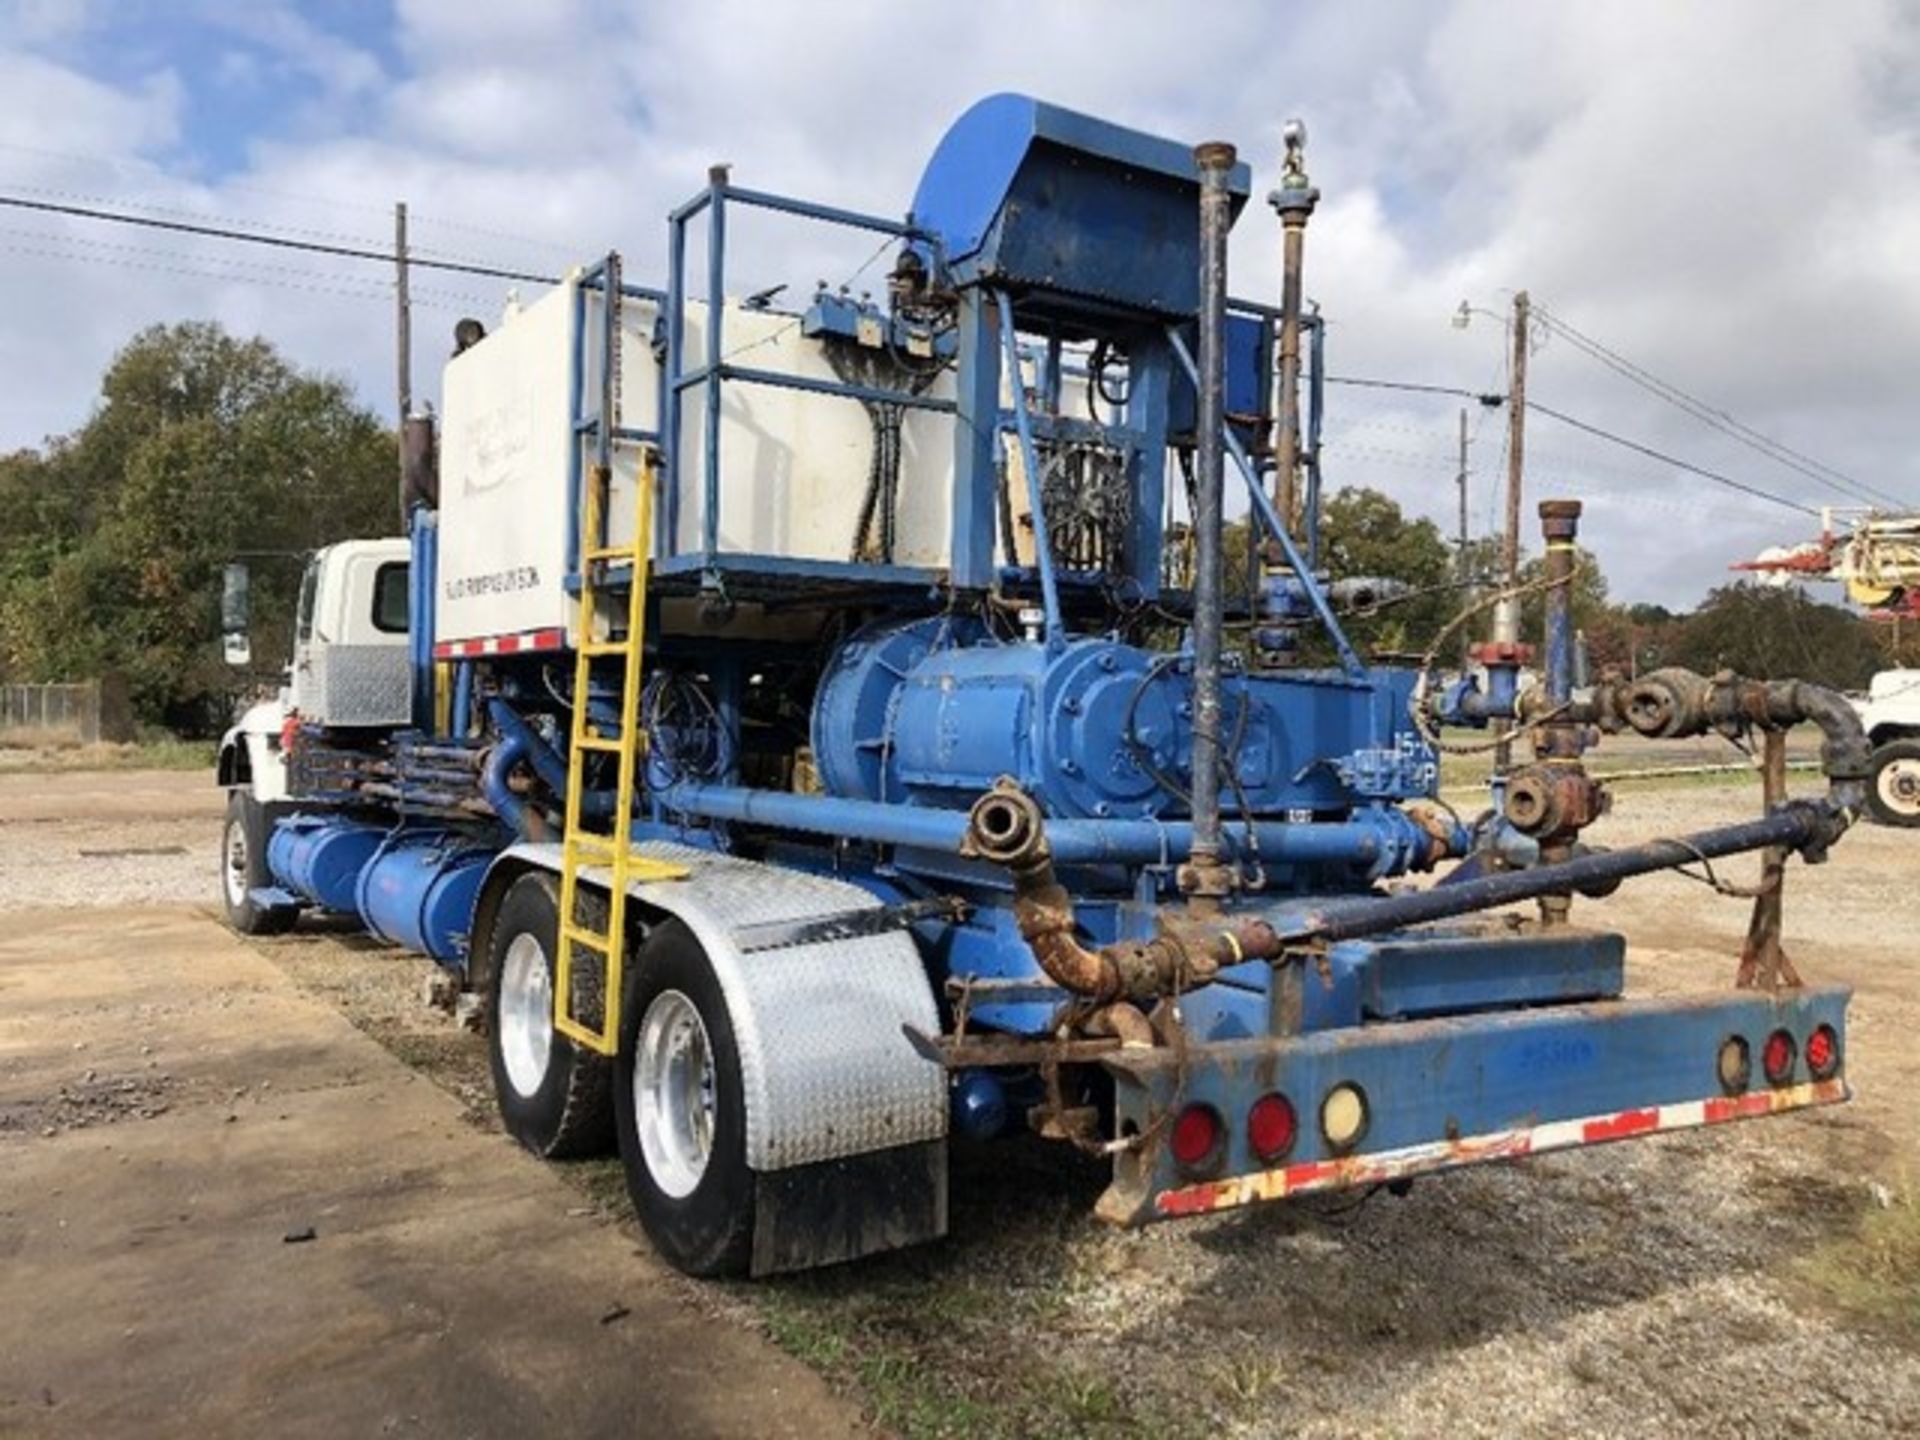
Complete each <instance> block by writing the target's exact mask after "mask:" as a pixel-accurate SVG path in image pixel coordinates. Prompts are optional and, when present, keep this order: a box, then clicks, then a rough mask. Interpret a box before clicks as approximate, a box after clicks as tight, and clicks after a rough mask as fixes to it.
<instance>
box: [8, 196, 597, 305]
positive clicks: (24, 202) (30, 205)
mask: <svg viewBox="0 0 1920 1440" xmlns="http://www.w3.org/2000/svg"><path fill="white" fill-rule="evenodd" d="M0 205H4V206H10V207H12V208H14V209H16V210H37V211H40V212H42V213H44V214H50V215H71V216H75V217H77V218H79V219H82V220H102V221H106V222H108V223H110V224H115V225H136V226H140V227H142V228H144V229H148V230H166V231H171V232H172V233H174V234H177V235H204V236H207V237H208V238H210V239H214V240H234V241H239V242H240V243H242V244H247V245H266V246H270V247H272V248H274V249H278V250H300V251H304V252H305V253H307V254H309V255H332V256H335V257H337V258H339V259H343V260H372V261H376V262H377V263H379V264H381V265H391V264H392V263H393V254H392V252H391V251H385V250H362V249H358V248H355V247H353V246H347V245H324V244H321V243H320V242H318V241H314V240H290V239H287V238H285V237H284V236H280V235H262V234H259V233H257V232H252V231H247V230H231V229H228V228H227V227H225V226H221V225H195V224H189V223H188V222H186V221H184V220H159V219H155V218H154V217H152V216H149V215H130V214H127V213H126V212H124V211H114V210H99V209H95V208H93V207H92V206H88V205H58V204H55V203H54V202H52V201H50V200H31V199H28V198H27V197H26V196H24V195H0ZM408 263H409V264H411V265H413V266H415V267H416V268H418V269H421V270H445V271H449V272H451V273H453V274H456V275H483V276H486V277H487V278H488V279H492V280H524V281H527V282H529V283H531V284H536V285H557V284H558V283H559V277H558V276H555V275H534V274H531V273H528V272H526V271H522V270H498V269H495V268H493V267H492V266H490V265H465V264H460V263H458V262H456V261H453V260H421V259H412V258H411V257H409V261H408Z"/></svg>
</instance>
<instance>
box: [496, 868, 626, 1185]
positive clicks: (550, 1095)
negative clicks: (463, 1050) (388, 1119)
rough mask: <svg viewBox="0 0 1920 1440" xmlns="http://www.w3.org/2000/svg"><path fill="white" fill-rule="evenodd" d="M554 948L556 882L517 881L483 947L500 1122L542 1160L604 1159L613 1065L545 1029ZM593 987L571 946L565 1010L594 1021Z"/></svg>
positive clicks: (591, 968) (594, 970) (597, 1007)
mask: <svg viewBox="0 0 1920 1440" xmlns="http://www.w3.org/2000/svg"><path fill="white" fill-rule="evenodd" d="M601 903H602V904H604V903H605V902H604V901H602V902H601ZM583 918H584V917H583ZM559 942H560V887H559V885H558V883H557V882H556V881H555V879H554V877H553V876H551V875H547V874H544V873H534V874H529V875H522V876H521V877H520V878H519V879H518V880H515V881H514V882H513V884H512V885H511V886H510V887H509V888H508V890H507V893H506V896H505V898H504V899H502V900H501V902H500V909H499V912H498V914H497V915H496V916H495V917H494V922H493V930H492V933H491V935H490V937H489V941H488V959H489V961H490V966H489V970H488V973H489V974H490V975H491V976H492V982H491V984H490V986H489V989H488V996H487V1050H488V1053H489V1055H490V1057H491V1059H492V1068H493V1093H494V1097H495V1099H496V1100H497V1102H498V1104H499V1106H500V1120H501V1123H502V1124H503V1125H505V1126H506V1129H507V1133H508V1134H509V1135H511V1136H513V1138H514V1139H516V1140H518V1141H519V1142H520V1143H521V1144H522V1145H524V1146H526V1147H527V1148H528V1149H529V1150H531V1151H533V1153H534V1154H536V1155H538V1156H540V1157H542V1158H543V1159H547V1160H571V1159H577V1158H579V1157H581V1156H587V1155H602V1154H605V1153H606V1152H607V1151H608V1150H609V1149H611V1148H612V1146H613V1113H612V1105H611V1100H610V1095H609V1085H608V1080H609V1075H610V1072H611V1070H612V1066H611V1065H610V1064H609V1062H608V1061H607V1059H606V1058H605V1057H604V1056H600V1055H596V1054H594V1053H593V1052H592V1051H590V1050H583V1049H581V1048H580V1047H579V1046H577V1045H575V1044H574V1043H573V1042H572V1041H571V1040H569V1039H568V1038H567V1037H566V1036H564V1035H561V1034H560V1033H558V1032H557V1031H556V1030H555V1029H554V1028H553V977H554V965H555V962H556V960H557V959H558V956H559ZM601 982H602V972H601V969H600V966H599V965H598V963H597V962H595V961H594V959H593V957H591V956H589V955H587V954H582V953H581V952H579V951H577V950H576V952H575V961H574V973H573V1013H574V1014H575V1015H577V1016H579V1017H581V1018H582V1019H585V1020H588V1021H590V1022H591V1023H594V1024H598V1023H599V1019H600V1011H601V994H602V983H601Z"/></svg>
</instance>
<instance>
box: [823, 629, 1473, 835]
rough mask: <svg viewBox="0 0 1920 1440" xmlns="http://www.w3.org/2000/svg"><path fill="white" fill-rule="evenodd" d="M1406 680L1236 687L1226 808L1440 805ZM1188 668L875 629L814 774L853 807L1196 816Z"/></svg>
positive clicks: (1307, 679) (1096, 649) (1090, 650)
mask: <svg viewBox="0 0 1920 1440" xmlns="http://www.w3.org/2000/svg"><path fill="white" fill-rule="evenodd" d="M1413 681H1414V676H1413V675H1412V673H1411V672H1409V671H1398V670H1387V669H1381V670H1375V671H1372V672H1369V674H1368V675H1367V677H1366V678H1365V679H1364V680H1363V681H1358V682H1356V681H1353V680H1350V679H1348V678H1347V677H1346V676H1344V675H1339V674H1328V673H1322V672H1313V671H1307V672H1289V673H1287V674H1285V675H1234V676H1229V677H1228V678H1227V679H1226V681H1225V684H1224V686H1223V691H1224V694H1223V709H1224V729H1225V732H1226V733H1225V738H1226V740H1227V741H1228V742H1229V744H1230V745H1231V747H1232V749H1231V753H1232V755H1233V766H1234V769H1233V785H1232V786H1231V787H1230V794H1229V804H1230V805H1238V804H1239V802H1240V799H1241V797H1242V796H1244V797H1245V803H1246V806H1247V808H1248V809H1249V810H1250V811H1252V812H1253V813H1255V814H1261V815H1277V814H1284V813H1288V812H1299V811H1308V812H1312V813H1313V814H1315V815H1332V814H1340V813H1344V812H1346V811H1347V810H1349V809H1350V808H1352V807H1353V806H1354V805H1355V804H1357V803H1361V802H1365V801H1376V800H1396V799H1411V798H1415V797H1419V796H1425V795H1430V794H1432V793H1433V789H1434V786H1435V784H1436V783H1437V780H1438V769H1437V766H1436V764H1435V757H1434V755H1433V752H1432V750H1431V748H1430V747H1429V746H1428V745H1427V743H1426V742H1425V741H1424V740H1422V739H1421V738H1420V737H1419V735H1418V734H1417V733H1415V731H1414V729H1413V725H1412V721H1411V720H1410V718H1409V716H1408V709H1407V702H1408V699H1409V697H1410V695H1411V693H1412V686H1413ZM1192 688H1193V686H1192V679H1191V676H1190V675H1189V674H1188V671H1187V664H1186V661H1185V658H1184V657H1182V656H1179V655H1157V654H1154V653H1152V652H1149V651H1145V650H1141V649H1138V648H1137V647H1135V646H1132V645H1126V644H1122V643H1120V642H1118V641H1115V640H1111V639H1106V638H1103V637H1098V636H1078V637H1075V638H1074V639H1072V640H1070V641H1068V642H1067V643H1066V644H1065V645H1064V646H1062V647H1061V648H1060V649H1058V650H1057V651H1050V650H1049V649H1048V648H1047V647H1046V646H1044V645H1041V644H1036V643H1027V642H1016V643H1003V642H1000V641H997V640H994V639H992V638H990V637H988V636H987V635H986V634H985V633H984V631H983V630H982V629H981V628H980V627H979V626H978V625H977V624H976V623H974V622H971V621H950V620H947V619H945V618H936V619H930V620H917V621H913V622H910V623H907V624H904V625H902V624H894V625H886V624H882V625H877V626H874V627H871V628H869V629H868V630H866V631H863V632H861V633H860V634H859V635H857V636H855V637H854V639H853V640H851V641H850V642H848V644H846V645H845V646H843V647H842V649H841V650H840V652H839V654H838V655H837V656H836V657H835V660H834V663H833V665H832V666H831V667H830V669H829V670H828V673H827V675H826V678H825V679H824V680H823V682H822V684H821V686H820V689H819V691H818V693H817V695H816V698H815V702H814V710H813V726H812V731H813V734H812V739H813V749H814V762H815V764H816V765H817V766H818V767H819V771H820V774H821V778H822V779H823V780H824V782H825V784H826V788H827V790H828V792H829V793H830V794H833V795H836V796H840V797H843V798H846V799H856V800H881V801H890V802H905V803H909V804H916V805H927V806H936V807H944V808H948V809H965V808H966V807H967V806H968V805H970V804H972V803H973V801H974V800H975V799H976V798H978V797H979V796H980V795H981V794H982V793H984V792H985V791H986V790H988V789H990V788H992V786H993V783H994V781H995V780H997V779H998V778H999V777H1001V776H1003V775H1011V776H1013V777H1014V778H1015V779H1016V780H1018V781H1019V782H1020V783H1021V785H1023V786H1024V787H1026V788H1027V789H1028V790H1030V791H1031V792H1032V793H1033V794H1034V795H1035V796H1037V797H1038V798H1039V799H1040V801H1041V804H1042V806H1043V807H1044V808H1045V809H1046V811H1047V813H1048V814H1050V815H1054V816H1058V817H1063V818H1064V817H1073V818H1079V819H1107V818H1116V819H1122V818H1131V819H1140V818H1160V817H1168V816H1179V815H1185V814H1187V813H1188V805H1187V801H1186V790H1187V788H1188V787H1189V786H1190V784H1191V776H1192V768H1191V767H1192V745H1193V726H1192V721H1191V711H1192Z"/></svg>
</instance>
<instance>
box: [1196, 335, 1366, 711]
mask: <svg viewBox="0 0 1920 1440" xmlns="http://www.w3.org/2000/svg"><path fill="white" fill-rule="evenodd" d="M1167 340H1168V343H1170V344H1171V345H1172V346H1173V353H1174V355H1175V356H1177V357H1178V359H1179V361H1180V364H1181V365H1182V367H1184V368H1185V370H1186V372H1187V376H1188V378H1189V379H1191V380H1192V381H1193V383H1194V385H1195V386H1196V387H1198V385H1199V384H1200V367H1199V366H1198V365H1196V364H1194V361H1193V355H1192V353H1191V352H1189V351H1188V349H1187V344H1186V341H1184V340H1183V339H1181V338H1180V329H1179V327H1178V326H1175V325H1169V326H1168V327H1167ZM1223 433H1224V438H1225V440H1226V442H1227V453H1228V454H1230V455H1232V456H1233V460H1234V464H1236V465H1238V466H1239V467H1240V475H1241V478H1242V479H1244V480H1245V481H1246V482H1247V497H1248V499H1249V500H1251V501H1252V503H1253V509H1254V513H1255V514H1257V515H1258V516H1259V517H1260V523H1261V524H1262V525H1263V526H1264V527H1265V528H1266V531H1267V533H1268V534H1269V535H1271V536H1272V537H1273V538H1274V540H1275V541H1276V542H1277V543H1278V544H1279V546H1280V548H1281V550H1282V551H1284V552H1285V554H1286V557H1287V564H1288V565H1290V566H1291V567H1292V568H1293V572H1294V574H1295V575H1296V576H1297V577H1298V578H1299V581H1300V586H1301V589H1302V590H1303V591H1304V592H1305V593H1306V597H1307V603H1308V604H1310V605H1312V606H1313V613H1314V615H1315V616H1316V617H1317V618H1318V619H1319V621H1320V625H1321V628H1322V629H1324V630H1325V631H1326V632H1327V638H1328V639H1329V640H1331V641H1332V642H1333V648H1334V651H1335V653H1336V654H1338V655H1339V657H1340V668H1341V669H1343V670H1345V671H1346V672H1347V674H1348V675H1349V676H1351V677H1352V678H1353V679H1355V680H1364V679H1365V678H1366V675H1367V667H1366V666H1365V665H1363V664H1362V663H1361V661H1360V657H1359V655H1358V654H1356V653H1355V651H1354V648H1353V645H1352V643H1351V642H1349V641H1348V639H1347V633H1346V631H1344V630H1342V629H1341V628H1340V621H1339V618H1338V617H1337V616H1335V615H1334V613H1333V606H1332V605H1330V604H1329V603H1328V601H1327V592H1326V591H1325V590H1324V589H1322V588H1321V586H1320V582H1319V580H1318V579H1316V578H1315V576H1314V573H1313V571H1312V569H1311V568H1310V567H1309V566H1308V564H1307V562H1306V559H1305V557H1304V556H1302V555H1301V553H1300V547H1299V546H1297V545H1295V544H1294V542H1293V536H1292V535H1290V534H1289V533H1288V532H1287V527H1286V525H1285V524H1283V523H1282V521H1281V519H1280V512H1279V511H1278V510H1276V509H1275V508H1274V504H1273V501H1272V500H1271V499H1270V498H1269V497H1268V495H1267V492H1266V490H1265V489H1264V488H1262V486H1261V484H1260V474H1259V472H1258V471H1257V470H1255V469H1254V468H1253V462H1252V461H1250V460H1249V459H1247V452H1246V451H1245V450H1244V449H1243V448H1242V447H1241V445H1240V440H1239V437H1238V436H1236V435H1235V434H1234V433H1233V427H1232V426H1231V425H1228V426H1226V427H1224V432H1223Z"/></svg>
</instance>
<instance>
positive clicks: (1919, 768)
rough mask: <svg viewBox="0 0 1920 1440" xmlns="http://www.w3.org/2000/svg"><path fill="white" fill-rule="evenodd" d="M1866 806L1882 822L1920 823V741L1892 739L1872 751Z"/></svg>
mask: <svg viewBox="0 0 1920 1440" xmlns="http://www.w3.org/2000/svg"><path fill="white" fill-rule="evenodd" d="M1867 809H1868V811H1869V812H1871V813H1872V815H1873V818H1874V819H1876V820H1878V821H1879V822H1880V823H1881V824H1882V825H1900V826H1908V827H1911V826H1920V740H1889V741H1888V742H1887V743H1886V744H1885V745H1882V746H1880V747H1879V748H1878V749H1877V750H1875V751H1874V752H1873V770H1872V773H1871V774H1870V775H1869V776H1868V778H1867Z"/></svg>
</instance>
